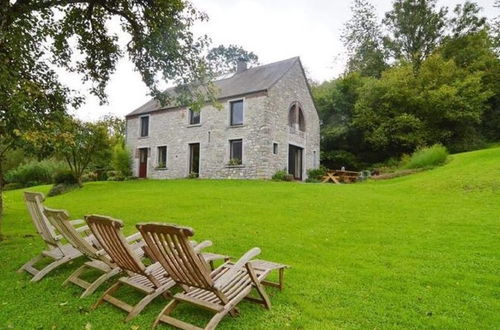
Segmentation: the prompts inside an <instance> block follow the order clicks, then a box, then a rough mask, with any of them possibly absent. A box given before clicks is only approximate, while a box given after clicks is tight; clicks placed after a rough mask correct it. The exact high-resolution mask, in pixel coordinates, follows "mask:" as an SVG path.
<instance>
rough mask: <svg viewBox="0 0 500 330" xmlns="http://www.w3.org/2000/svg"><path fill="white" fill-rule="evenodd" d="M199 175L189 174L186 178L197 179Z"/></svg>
mask: <svg viewBox="0 0 500 330" xmlns="http://www.w3.org/2000/svg"><path fill="white" fill-rule="evenodd" d="M199 176H200V175H199V174H198V173H194V172H191V173H189V174H188V176H187V177H186V178H187V179H198V177H199Z"/></svg>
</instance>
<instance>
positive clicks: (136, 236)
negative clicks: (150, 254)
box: [126, 232, 142, 243]
mask: <svg viewBox="0 0 500 330" xmlns="http://www.w3.org/2000/svg"><path fill="white" fill-rule="evenodd" d="M141 239H142V236H141V233H139V232H137V233H135V234H132V235H130V236H127V238H126V240H127V243H132V242H135V241H140V240H141Z"/></svg>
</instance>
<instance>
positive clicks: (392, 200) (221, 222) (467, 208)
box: [0, 147, 500, 329]
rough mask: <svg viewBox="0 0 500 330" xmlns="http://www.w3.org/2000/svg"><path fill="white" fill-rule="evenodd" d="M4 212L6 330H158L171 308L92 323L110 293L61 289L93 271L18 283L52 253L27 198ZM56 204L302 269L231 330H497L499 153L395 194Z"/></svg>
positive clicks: (288, 193)
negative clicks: (148, 224)
mask: <svg viewBox="0 0 500 330" xmlns="http://www.w3.org/2000/svg"><path fill="white" fill-rule="evenodd" d="M48 188H49V187H47V186H45V187H35V188H33V189H32V190H40V191H43V192H46V191H47V190H48ZM6 203H7V210H6V216H5V225H4V231H5V234H6V235H7V236H8V238H7V240H6V241H5V242H3V243H1V244H0V265H1V266H0V328H11V327H12V328H17V329H28V328H43V329H83V328H85V327H86V328H85V329H89V327H91V328H92V329H105V328H106V329H108V328H117V329H147V328H150V326H151V323H152V322H153V320H154V318H155V317H156V315H157V313H158V312H159V311H160V310H161V309H162V308H163V306H164V305H165V304H166V303H167V301H166V300H164V299H162V298H159V299H157V300H156V301H155V302H154V303H153V304H151V305H150V306H149V307H147V308H146V309H145V310H144V312H143V313H142V314H141V315H140V316H139V317H137V318H136V319H134V320H133V321H132V322H130V323H127V324H124V323H123V322H122V321H123V319H124V317H125V313H123V312H122V311H121V310H118V309H116V308H114V307H113V306H111V305H109V304H105V305H103V306H101V307H99V308H98V309H96V310H90V306H91V304H92V303H94V302H95V300H96V299H97V298H98V296H99V295H100V294H101V293H102V292H103V290H104V288H102V289H101V290H100V291H98V292H97V293H96V294H94V295H93V296H91V297H89V298H86V299H79V298H78V297H79V295H80V293H81V290H80V289H79V288H78V287H76V286H72V285H70V286H68V287H61V283H62V282H63V281H64V279H66V278H67V276H68V275H69V274H70V273H71V272H72V271H73V270H74V269H75V268H76V267H77V266H78V265H79V264H80V263H81V262H82V261H83V260H78V261H75V262H74V263H72V264H70V265H67V266H65V267H63V268H61V269H59V270H57V271H55V272H53V273H52V274H50V275H48V276H47V277H46V278H45V279H43V280H42V281H41V282H39V283H30V282H29V279H30V277H29V276H28V275H26V274H17V273H15V270H16V269H17V268H18V267H19V266H21V265H22V264H23V263H24V262H26V261H27V260H28V259H30V258H31V257H32V256H34V255H35V254H36V253H38V252H39V251H40V249H41V248H42V247H43V244H42V241H41V240H40V239H39V238H38V237H37V236H36V235H35V231H34V229H33V226H32V224H31V221H30V220H29V218H28V214H27V211H26V210H25V207H24V204H23V202H22V192H21V191H12V192H8V193H7V194H6ZM46 203H47V205H49V206H51V207H54V208H64V209H67V210H68V211H69V212H70V213H71V215H72V216H73V217H74V218H81V217H82V216H83V215H85V214H89V213H99V214H106V215H110V216H113V217H115V218H119V219H122V220H123V221H124V222H125V224H126V227H125V230H126V233H127V234H130V233H132V232H134V231H135V228H134V224H135V223H137V222H142V221H165V222H172V223H176V224H181V225H188V226H191V227H193V228H194V229H195V232H196V235H195V238H196V239H197V240H198V241H201V240H205V239H210V240H212V241H213V243H214V246H213V247H212V248H211V249H210V250H211V251H214V252H220V253H226V254H230V255H232V256H234V257H239V256H241V255H242V254H243V253H244V252H246V251H247V250H248V249H250V248H252V247H254V246H258V247H260V248H261V249H262V255H261V258H263V259H268V260H272V261H277V262H282V263H286V264H289V265H291V266H292V268H291V269H290V270H288V271H287V272H286V274H285V281H286V287H285V289H284V291H282V292H279V291H277V290H275V289H271V288H270V289H268V292H269V294H270V296H271V300H272V304H273V308H272V309H271V310H270V311H267V310H264V309H263V308H262V307H260V306H259V305H256V304H252V303H250V302H243V303H242V304H240V307H241V316H240V317H238V318H234V319H233V318H231V317H227V318H225V319H224V320H223V321H222V322H221V323H220V329H282V328H292V329H326V328H328V329H336V328H338V329H344V328H345V329H395V328H425V329H428V328H436V329H459V328H462V329H493V328H499V327H500V148H499V147H496V148H491V149H486V150H481V151H476V152H470V153H464V154H459V155H453V156H451V160H450V161H449V162H448V163H447V164H446V165H444V166H442V167H439V168H436V169H433V170H430V171H427V172H422V173H419V174H415V175H411V176H406V177H401V178H397V179H393V180H387V181H378V182H367V183H362V184H354V185H331V184H298V183H278V182H264V181H229V180H227V181H210V180H172V181H132V182H121V183H119V182H97V183H89V184H87V185H85V187H84V188H83V189H81V190H79V191H75V192H71V193H68V194H66V195H62V196H58V197H54V198H49V199H47V202H46ZM106 287H107V286H106ZM128 298H131V299H132V298H136V297H135V296H132V295H131V296H130V297H128ZM176 315H177V316H178V317H180V318H183V319H184V320H187V321H192V322H198V324H199V325H203V324H204V322H206V321H208V319H209V315H210V314H208V313H206V312H203V311H201V310H199V309H196V308H194V307H190V306H188V305H185V307H184V308H182V309H181V310H180V311H179V312H178V313H177V314H176ZM162 328H167V327H166V326H162Z"/></svg>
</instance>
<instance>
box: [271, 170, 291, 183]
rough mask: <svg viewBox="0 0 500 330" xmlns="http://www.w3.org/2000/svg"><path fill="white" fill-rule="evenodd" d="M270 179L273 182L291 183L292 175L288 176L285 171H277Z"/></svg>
mask: <svg viewBox="0 0 500 330" xmlns="http://www.w3.org/2000/svg"><path fill="white" fill-rule="evenodd" d="M272 179H273V180H274V181H293V175H291V174H289V173H288V172H287V171H285V170H279V171H276V173H274V174H273V176H272Z"/></svg>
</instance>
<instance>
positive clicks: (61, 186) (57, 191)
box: [47, 183, 79, 197]
mask: <svg viewBox="0 0 500 330" xmlns="http://www.w3.org/2000/svg"><path fill="white" fill-rule="evenodd" d="M77 188H79V186H78V184H67V183H57V184H55V185H54V186H52V188H50V190H49V192H48V193H47V196H48V197H53V196H57V195H62V194H65V193H67V192H69V191H72V190H75V189H77Z"/></svg>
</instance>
